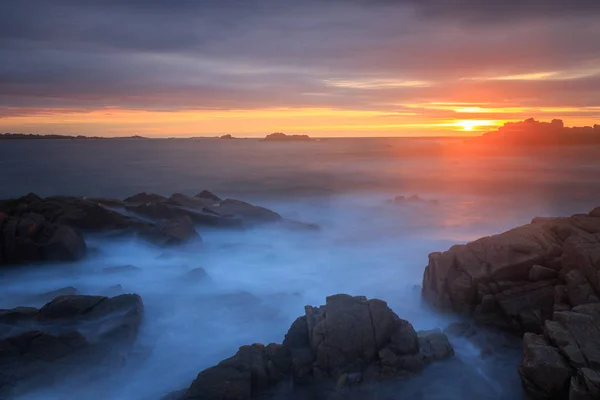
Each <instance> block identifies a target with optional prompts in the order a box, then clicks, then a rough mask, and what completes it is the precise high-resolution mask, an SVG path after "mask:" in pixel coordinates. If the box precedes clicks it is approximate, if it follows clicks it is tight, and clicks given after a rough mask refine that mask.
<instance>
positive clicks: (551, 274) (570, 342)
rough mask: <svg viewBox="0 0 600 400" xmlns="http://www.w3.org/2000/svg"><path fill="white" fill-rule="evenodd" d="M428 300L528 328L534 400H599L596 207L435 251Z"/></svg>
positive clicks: (527, 363) (526, 372) (526, 362)
mask: <svg viewBox="0 0 600 400" xmlns="http://www.w3.org/2000/svg"><path fill="white" fill-rule="evenodd" d="M422 293H423V297H424V299H425V300H426V301H427V302H428V303H429V304H431V305H433V306H435V307H437V308H439V309H442V310H447V311H455V312H458V313H461V314H463V315H468V316H471V317H473V318H474V319H475V321H477V322H478V323H481V324H486V325H491V326H494V327H499V328H503V329H507V330H509V331H512V332H514V333H524V336H523V361H522V364H521V367H520V369H519V372H520V375H521V379H522V382H523V386H524V388H525V389H526V391H527V392H528V393H529V395H530V396H531V397H532V398H534V399H565V400H566V399H570V400H575V399H577V400H579V399H581V400H592V399H598V398H600V339H599V338H600V218H599V215H598V214H597V209H595V210H593V211H592V212H590V213H589V214H576V215H573V216H571V217H568V218H534V219H533V221H532V223H531V224H529V225H524V226H521V227H519V228H516V229H513V230H510V231H508V232H505V233H502V234H500V235H494V236H490V237H486V238H482V239H479V240H476V241H474V242H471V243H468V244H466V245H458V246H453V247H452V248H450V250H448V251H446V252H444V253H432V254H430V256H429V265H428V266H427V268H426V270H425V274H424V278H423V291H422Z"/></svg>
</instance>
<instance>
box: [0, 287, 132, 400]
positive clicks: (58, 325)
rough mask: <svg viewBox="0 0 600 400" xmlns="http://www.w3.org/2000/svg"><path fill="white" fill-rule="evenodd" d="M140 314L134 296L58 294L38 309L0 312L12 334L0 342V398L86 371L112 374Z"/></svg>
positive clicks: (47, 384) (0, 316) (128, 342)
mask: <svg viewBox="0 0 600 400" xmlns="http://www.w3.org/2000/svg"><path fill="white" fill-rule="evenodd" d="M142 314H143V303H142V300H141V298H140V297H139V296H137V295H122V296H117V297H113V298H106V297H100V296H60V297H57V298H56V299H54V300H53V301H51V302H50V303H48V304H46V305H45V306H44V307H42V308H41V309H40V310H37V309H35V308H17V309H14V310H5V311H3V312H1V313H0V319H2V323H4V324H10V325H11V326H12V327H13V329H14V330H15V331H16V333H12V332H11V333H10V336H8V337H4V338H2V339H0V371H2V373H0V398H12V397H16V396H17V395H23V394H25V393H26V392H27V391H29V390H32V389H35V388H38V387H41V386H50V385H52V384H54V383H55V381H57V380H59V379H64V378H65V376H69V378H70V379H71V378H75V377H77V376H79V375H85V374H86V371H88V370H91V368H92V367H94V368H96V367H100V366H105V367H106V368H107V369H108V370H109V371H113V370H114V369H115V368H116V367H117V366H118V365H119V364H120V362H121V361H122V359H123V355H124V354H125V353H126V352H127V351H128V349H129V347H130V346H131V344H132V343H133V341H134V340H135V338H136V336H137V331H138V328H139V325H140V323H141V318H142ZM15 315H19V317H18V318H15ZM51 322H52V323H51ZM91 371H93V370H91ZM107 372H108V371H105V373H107Z"/></svg>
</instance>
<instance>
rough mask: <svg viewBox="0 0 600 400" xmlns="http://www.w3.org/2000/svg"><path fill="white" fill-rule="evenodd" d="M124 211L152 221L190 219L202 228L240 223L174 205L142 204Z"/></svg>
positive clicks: (233, 225) (231, 225)
mask: <svg viewBox="0 0 600 400" xmlns="http://www.w3.org/2000/svg"><path fill="white" fill-rule="evenodd" d="M125 209H126V210H127V211H129V212H132V213H135V214H138V215H140V216H143V217H146V218H150V219H154V220H163V219H177V218H190V219H191V220H192V222H194V223H196V224H198V225H203V226H210V227H223V228H229V227H239V226H241V222H240V221H239V220H237V219H234V218H228V217H222V216H219V215H217V214H215V213H212V212H200V211H192V210H188V209H185V208H182V207H180V206H179V205H178V204H176V203H144V204H139V205H135V206H127V207H125Z"/></svg>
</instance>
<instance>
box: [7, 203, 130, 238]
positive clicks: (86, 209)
mask: <svg viewBox="0 0 600 400" xmlns="http://www.w3.org/2000/svg"><path fill="white" fill-rule="evenodd" d="M28 213H36V214H39V215H43V216H44V217H45V218H46V220H48V221H49V222H51V223H55V224H59V225H68V226H71V227H75V228H78V229H81V230H88V231H100V230H116V229H126V228H129V227H131V226H132V224H133V225H135V221H133V220H132V219H131V218H129V217H127V216H125V215H122V214H120V213H118V212H116V211H112V210H108V209H106V208H104V207H102V206H101V205H100V204H98V203H97V202H94V201H91V200H87V199H84V198H80V197H71V196H53V197H46V198H44V199H42V198H40V197H38V196H36V195H33V194H29V195H27V196H24V197H21V198H19V199H16V200H13V203H12V205H11V207H10V212H9V214H11V215H15V216H20V215H24V214H28Z"/></svg>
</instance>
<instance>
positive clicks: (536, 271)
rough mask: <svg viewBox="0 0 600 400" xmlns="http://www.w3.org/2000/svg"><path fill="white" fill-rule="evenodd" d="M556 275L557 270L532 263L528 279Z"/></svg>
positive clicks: (550, 277) (540, 279) (542, 278)
mask: <svg viewBox="0 0 600 400" xmlns="http://www.w3.org/2000/svg"><path fill="white" fill-rule="evenodd" d="M557 275H558V272H556V270H553V269H552V268H546V267H542V266H541V265H534V266H533V267H531V269H530V270H529V280H530V281H533V282H535V281H544V280H548V279H554V278H556V276H557Z"/></svg>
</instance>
